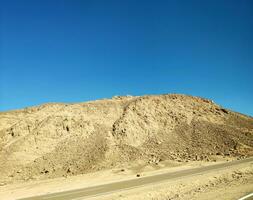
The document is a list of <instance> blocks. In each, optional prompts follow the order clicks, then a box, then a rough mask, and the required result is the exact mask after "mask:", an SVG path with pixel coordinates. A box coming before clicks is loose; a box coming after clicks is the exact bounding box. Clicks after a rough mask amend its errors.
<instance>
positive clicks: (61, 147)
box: [0, 94, 253, 181]
mask: <svg viewBox="0 0 253 200" xmlns="http://www.w3.org/2000/svg"><path fill="white" fill-rule="evenodd" d="M251 155H253V118H252V117H249V116H245V115H242V114H239V113H236V112H232V111H229V110H227V109H224V108H222V107H220V106H219V105H217V104H215V103H214V102H212V101H210V100H207V99H204V98H199V97H192V96H186V95H176V94H170V95H159V96H142V97H132V96H126V97H114V98H113V99H105V100H97V101H93V102H86V103H78V104H56V103H54V104H45V105H41V106H36V107H30V108H25V109H22V110H16V111H10V112H1V113H0V180H2V181H13V180H18V179H22V180H27V179H33V178H37V179H44V178H52V177H59V176H67V175H76V174H81V173H87V172H91V171H96V170H100V169H104V168H112V167H115V166H118V165H121V164H124V163H132V162H135V161H140V160H141V161H143V162H146V163H149V164H157V163H159V162H161V161H164V160H177V161H179V162H182V161H184V162H187V161H194V160H206V161H209V160H215V159H216V158H217V157H219V156H225V157H226V156H227V157H235V158H237V157H238V158H240V157H244V156H251Z"/></svg>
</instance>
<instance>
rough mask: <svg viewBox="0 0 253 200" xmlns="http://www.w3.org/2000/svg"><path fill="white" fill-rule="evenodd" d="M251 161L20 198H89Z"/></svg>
mask: <svg viewBox="0 0 253 200" xmlns="http://www.w3.org/2000/svg"><path fill="white" fill-rule="evenodd" d="M250 162H252V163H253V157H252V158H248V159H244V160H237V161H232V162H226V163H220V164H215V165H210V166H204V167H198V168H193V169H186V170H181V171H176V172H167V173H163V174H158V175H153V176H146V177H136V178H135V179H130V180H125V181H119V182H113V183H108V184H103V185H97V186H93V187H86V188H82V189H77V190H71V191H64V192H58V193H52V194H46V195H41V196H34V197H29V198H24V199H20V200H71V199H72V200H81V199H85V198H91V197H95V196H100V195H105V194H110V193H113V192H117V191H121V190H128V189H131V188H136V187H141V186H144V185H149V184H155V183H159V182H163V181H168V180H172V179H179V178H183V177H186V176H194V175H198V174H204V173H206V172H209V171H215V170H219V169H224V168H226V167H230V166H235V165H239V164H242V163H250Z"/></svg>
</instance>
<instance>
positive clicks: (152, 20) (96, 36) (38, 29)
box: [0, 0, 253, 116]
mask: <svg viewBox="0 0 253 200" xmlns="http://www.w3.org/2000/svg"><path fill="white" fill-rule="evenodd" d="M0 12H1V15H0V110H2V111H3V110H9V109H17V108H23V107H26V106H31V105H37V104H41V103H46V102H81V101H87V100H94V99H98V98H108V97H111V96H113V95H127V94H131V95H144V94H162V93H184V94H190V95H196V96H203V97H206V98H210V99H213V100H214V101H215V102H217V103H218V104H221V105H223V106H224V107H227V108H230V109H233V110H235V111H239V112H242V113H245V114H249V115H251V116H253V105H252V103H253V1H251V0H248V1H247V0H237V1H234V0H226V1H223V0H204V1H203V0H199V1H196V0H192V1H191V0H185V1H182V0H168V1H159V0H154V1H148V0H145V1H142V0H139V1H136V0H129V1H128V0H125V1H121V0H120V1H119V0H115V1H111V0H105V1H96V0H90V1H89V0H87V1H85V0H80V1H78V0H68V1H64V0H61V1H60V0H59V1H56V0H48V1H47V0H31V1H30V0H22V1H21V0H16V1H13V0H5V1H3V0H2V1H0Z"/></svg>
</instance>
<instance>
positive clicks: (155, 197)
mask: <svg viewBox="0 0 253 200" xmlns="http://www.w3.org/2000/svg"><path fill="white" fill-rule="evenodd" d="M252 192H253V165H252V164H242V165H240V166H236V167H231V168H228V169H224V170H219V171H217V172H209V173H207V174H203V175H198V176H192V177H184V178H182V179H179V180H176V181H167V182H163V183H160V184H156V185H151V186H146V187H142V188H136V189H131V190H128V191H121V192H118V193H114V194H110V195H107V196H104V197H102V198H101V197H99V198H91V199H101V200H116V199H117V200H118V199H120V200H130V199H131V200H151V199H152V200H183V199H197V200H213V199H219V200H235V199H239V198H240V197H243V196H245V195H247V194H249V193H252Z"/></svg>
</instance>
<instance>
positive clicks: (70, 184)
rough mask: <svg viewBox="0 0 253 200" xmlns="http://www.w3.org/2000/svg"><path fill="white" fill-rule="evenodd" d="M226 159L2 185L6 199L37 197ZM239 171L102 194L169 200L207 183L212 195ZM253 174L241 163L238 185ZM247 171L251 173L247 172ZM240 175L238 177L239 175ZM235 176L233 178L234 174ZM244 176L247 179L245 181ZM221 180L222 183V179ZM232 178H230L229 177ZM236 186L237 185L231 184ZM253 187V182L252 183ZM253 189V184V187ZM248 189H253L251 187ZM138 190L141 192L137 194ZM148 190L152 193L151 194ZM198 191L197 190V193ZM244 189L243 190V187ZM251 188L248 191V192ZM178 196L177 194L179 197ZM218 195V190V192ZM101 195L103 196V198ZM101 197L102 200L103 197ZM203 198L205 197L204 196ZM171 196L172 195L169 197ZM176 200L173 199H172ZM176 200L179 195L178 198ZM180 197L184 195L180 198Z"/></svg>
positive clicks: (140, 167) (132, 168)
mask: <svg viewBox="0 0 253 200" xmlns="http://www.w3.org/2000/svg"><path fill="white" fill-rule="evenodd" d="M222 162H226V161H224V160H221V161H219V162H201V161H196V162H191V163H178V162H162V163H160V165H158V166H150V165H146V166H144V165H141V163H137V164H136V165H133V166H130V167H128V168H127V167H122V168H115V169H112V170H104V171H100V172H95V173H89V174H85V175H79V176H71V177H63V178H55V179H50V180H43V181H41V180H40V181H29V182H25V183H24V182H20V183H15V184H10V185H5V186H1V187H0V197H1V198H3V199H5V200H13V199H17V198H24V197H29V196H36V195H42V194H48V193H55V192H61V191H66V190H73V189H78V188H83V187H90V186H95V185H100V184H105V183H110V182H117V181H119V180H128V179H135V178H136V174H141V176H148V175H155V174H160V173H165V172H173V171H178V170H183V169H190V168H194V167H199V166H206V165H212V164H217V163H222ZM235 170H238V169H234V168H232V169H228V170H226V171H224V170H223V171H222V172H219V173H218V174H215V176H216V178H214V174H213V173H212V174H210V175H208V179H207V180H204V178H205V177H206V176H203V177H198V179H197V180H196V179H195V178H194V179H193V180H194V181H195V183H194V184H193V185H192V186H189V185H191V184H192V183H193V182H192V181H193V180H191V178H189V179H187V180H186V181H183V182H182V181H181V182H180V181H177V182H174V183H173V187H172V185H171V183H169V184H168V183H166V184H165V183H163V184H158V185H156V186H152V187H151V188H150V186H149V187H143V188H139V189H134V190H129V191H126V192H120V193H115V194H112V195H109V196H105V197H102V198H104V199H118V198H122V199H141V198H143V199H153V198H157V199H164V198H165V199H166V198H167V196H166V195H169V196H170V195H174V194H175V195H176V194H177V193H185V195H188V196H189V195H197V194H199V195H201V194H202V192H203V191H204V190H203V191H202V189H201V190H200V191H198V190H197V192H196V191H195V190H196V189H198V188H203V186H205V185H206V184H209V185H210V187H204V188H208V190H207V189H205V192H209V193H210V195H211V192H212V190H211V189H215V187H216V186H217V187H218V185H219V184H220V183H221V184H223V185H224V183H225V182H224V180H223V179H222V176H224V174H225V176H228V177H230V176H232V174H233V173H234V172H235ZM250 170H251V172H252V173H253V169H252V166H246V165H242V166H241V165H240V173H242V174H243V176H242V177H239V179H238V180H240V182H238V184H239V185H240V187H243V189H245V187H244V185H245V184H244V182H245V181H244V182H242V181H241V178H244V179H248V178H249V177H250V176H249V175H250V173H249V175H248V174H247V173H248V172H249V171H250ZM245 174H247V175H245ZM251 176H252V174H251ZM236 177H238V176H236ZM230 178H231V177H230ZM251 178H252V177H251ZM244 179H243V180H244ZM219 180H221V182H218V181H219ZM229 181H230V179H229ZM230 182H232V183H234V180H231V181H230ZM251 184H252V182H251ZM231 186H233V185H231ZM251 186H252V185H251ZM251 188H252V187H251ZM248 190H250V188H249V186H248ZM137 191H138V194H139V195H137V196H136V195H134V194H135V193H136V192H137ZM147 191H148V193H147ZM194 191H195V192H194ZM240 191H243V190H242V189H241V190H240ZM246 192H247V191H245V193H246ZM175 195H174V197H175ZM210 195H208V196H210ZM215 195H216V193H215ZM100 198H101V197H100ZM100 198H99V199H100ZM201 198H202V197H201ZM167 199H169V198H167ZM172 199H173V198H172ZM174 199H176V198H174ZM179 199H180V198H179Z"/></svg>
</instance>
